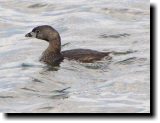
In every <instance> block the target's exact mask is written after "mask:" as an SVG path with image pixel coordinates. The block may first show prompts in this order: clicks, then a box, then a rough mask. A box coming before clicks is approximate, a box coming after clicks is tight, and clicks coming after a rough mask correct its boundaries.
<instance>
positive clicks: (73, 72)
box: [0, 0, 150, 113]
mask: <svg viewBox="0 0 160 123" xmlns="http://www.w3.org/2000/svg"><path fill="white" fill-rule="evenodd" d="M44 24H47V25H51V26H53V27H54V28H55V29H56V30H58V32H59V33H60V35H61V39H62V50H68V49H75V48H87V49H94V50H98V51H109V52H112V59H111V60H101V61H98V62H95V63H79V62H76V61H68V60H64V61H63V62H62V63H61V64H60V66H59V67H50V66H47V65H46V64H43V63H40V62H39V58H40V56H41V53H42V52H43V51H44V50H45V49H46V47H47V46H48V44H47V42H45V41H42V40H38V39H32V38H26V37H24V35H25V34H26V33H27V32H29V31H31V30H32V29H33V28H34V27H35V26H38V25H44ZM0 112H106V113H111V112H114V113H119V112H120V113H121V112H123V113H124V112H136V113H147V112H150V3H149V1H148V0H121V1H119V0H76V1H75V0H67V1H65V2H64V1H60V0H47V1H46V0H38V1H28V0H0Z"/></svg>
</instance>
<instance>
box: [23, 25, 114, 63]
mask: <svg viewBox="0 0 160 123" xmlns="http://www.w3.org/2000/svg"><path fill="white" fill-rule="evenodd" d="M25 37H35V38H38V39H42V40H45V41H47V42H48V43H49V46H48V48H47V49H46V50H45V51H44V52H43V54H42V57H41V59H40V61H43V62H45V63H47V64H53V63H55V62H58V61H62V60H63V59H64V58H67V59H69V60H76V61H79V62H84V63H91V62H94V61H98V60H101V59H102V58H104V57H108V58H111V57H110V56H109V52H98V51H95V50H90V49H73V50H66V51H62V52H61V38H60V35H59V33H58V32H57V31H56V30H55V29H54V28H52V27H51V26H48V25H42V26H38V27H35V28H34V29H33V30H32V31H31V32H30V33H27V34H26V35H25Z"/></svg>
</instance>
